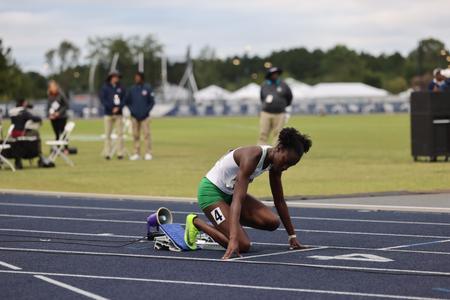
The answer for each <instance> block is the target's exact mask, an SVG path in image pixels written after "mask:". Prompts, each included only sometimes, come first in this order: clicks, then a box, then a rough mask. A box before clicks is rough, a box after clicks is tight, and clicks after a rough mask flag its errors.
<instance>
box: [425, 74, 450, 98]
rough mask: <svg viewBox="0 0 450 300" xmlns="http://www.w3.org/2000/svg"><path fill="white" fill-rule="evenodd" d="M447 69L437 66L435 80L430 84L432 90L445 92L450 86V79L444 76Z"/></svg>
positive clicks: (429, 87) (429, 88)
mask: <svg viewBox="0 0 450 300" xmlns="http://www.w3.org/2000/svg"><path fill="white" fill-rule="evenodd" d="M444 71H445V70H442V69H440V68H436V69H434V70H433V77H434V78H433V80H432V81H431V82H430V83H429V84H428V90H429V91H430V92H443V91H445V90H447V89H448V88H449V81H448V79H447V78H446V77H445V76H444V73H445V72H444Z"/></svg>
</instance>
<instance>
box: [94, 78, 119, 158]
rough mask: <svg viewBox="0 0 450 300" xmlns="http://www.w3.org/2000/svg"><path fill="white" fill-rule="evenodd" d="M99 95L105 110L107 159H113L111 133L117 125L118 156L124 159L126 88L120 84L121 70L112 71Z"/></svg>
mask: <svg viewBox="0 0 450 300" xmlns="http://www.w3.org/2000/svg"><path fill="white" fill-rule="evenodd" d="M99 97H100V101H101V103H102V105H103V107H104V110H105V117H104V122H105V148H104V150H103V154H104V156H105V158H106V159H107V160H109V159H111V155H112V146H111V145H112V143H111V134H112V131H113V128H114V126H116V130H117V131H116V134H117V142H118V148H117V158H118V159H123V155H124V151H125V149H124V144H123V123H122V108H123V107H124V105H125V89H124V88H123V87H122V86H121V85H120V74H119V72H117V71H111V72H110V73H109V74H108V77H107V78H106V82H105V83H104V84H103V87H102V89H101V91H100V96H99Z"/></svg>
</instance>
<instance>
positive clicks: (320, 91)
mask: <svg viewBox="0 0 450 300" xmlns="http://www.w3.org/2000/svg"><path fill="white" fill-rule="evenodd" d="M388 95H389V93H388V92H387V91H385V90H383V89H379V88H375V87H373V86H370V85H367V84H364V83H361V82H332V83H319V84H316V85H315V86H313V87H312V89H311V94H310V97H311V98H359V97H385V96H388Z"/></svg>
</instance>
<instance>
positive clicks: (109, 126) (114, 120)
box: [103, 115, 125, 156]
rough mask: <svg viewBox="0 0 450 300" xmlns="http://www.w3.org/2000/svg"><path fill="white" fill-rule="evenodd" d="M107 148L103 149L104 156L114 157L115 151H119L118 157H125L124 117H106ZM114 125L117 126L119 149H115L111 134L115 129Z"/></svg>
mask: <svg viewBox="0 0 450 300" xmlns="http://www.w3.org/2000/svg"><path fill="white" fill-rule="evenodd" d="M104 122H105V148H104V149H103V154H104V155H105V156H112V155H113V154H114V153H113V152H114V150H117V156H123V154H124V150H125V149H124V145H123V122H122V116H120V115H113V116H105V117H104ZM114 125H116V132H115V134H116V138H115V140H116V141H117V148H115V147H114V148H115V149H113V145H112V139H111V134H112V131H113V129H114ZM115 146H116V145H115Z"/></svg>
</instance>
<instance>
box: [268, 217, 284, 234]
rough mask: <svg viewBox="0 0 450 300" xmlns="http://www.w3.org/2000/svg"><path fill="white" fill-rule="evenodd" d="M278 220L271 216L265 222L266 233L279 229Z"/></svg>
mask: <svg viewBox="0 0 450 300" xmlns="http://www.w3.org/2000/svg"><path fill="white" fill-rule="evenodd" d="M280 225H281V224H280V219H278V218H277V217H276V216H272V217H271V218H269V219H268V220H267V222H266V228H267V230H268V231H275V230H277V229H278V227H280Z"/></svg>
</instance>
